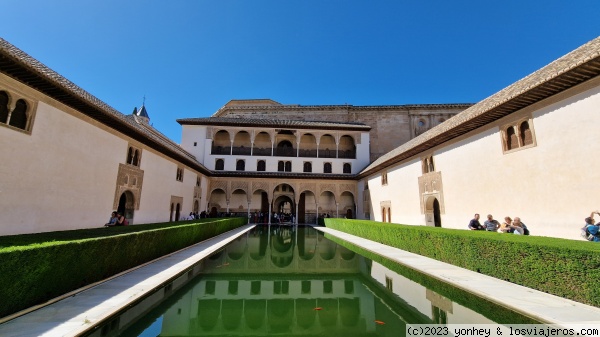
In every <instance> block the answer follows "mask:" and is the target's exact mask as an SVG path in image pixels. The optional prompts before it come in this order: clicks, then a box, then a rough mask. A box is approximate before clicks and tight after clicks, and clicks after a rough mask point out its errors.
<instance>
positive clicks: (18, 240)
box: [0, 218, 247, 317]
mask: <svg viewBox="0 0 600 337" xmlns="http://www.w3.org/2000/svg"><path fill="white" fill-rule="evenodd" d="M246 222H247V220H246V219H245V218H226V219H203V221H187V222H181V223H169V224H151V225H136V226H126V227H111V228H98V229H87V230H76V231H63V232H52V233H40V234H30V235H19V236H8V237H2V238H0V271H1V272H0V299H2V300H1V301H0V317H3V316H6V315H10V314H12V313H15V312H17V311H19V310H23V309H26V308H28V307H31V306H33V305H37V304H40V303H44V302H46V301H48V300H50V299H52V298H54V297H57V296H60V295H61V294H65V293H68V292H70V291H73V290H75V289H78V288H80V287H83V286H86V285H88V284H91V283H94V282H97V281H100V280H103V279H105V278H107V277H110V276H112V275H115V274H118V273H120V272H122V271H125V270H127V269H130V268H133V267H135V266H138V265H141V264H143V263H146V262H148V261H151V260H153V259H156V258H158V257H161V256H163V255H166V254H169V253H172V252H174V251H177V250H180V249H182V248H185V247H188V246H190V245H193V244H195V243H198V242H200V241H203V240H206V239H209V238H211V237H214V236H216V235H219V234H221V233H224V232H227V231H229V230H232V229H235V228H237V227H240V226H242V225H244V224H246Z"/></svg>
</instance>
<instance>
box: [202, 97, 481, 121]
mask: <svg viewBox="0 0 600 337" xmlns="http://www.w3.org/2000/svg"><path fill="white" fill-rule="evenodd" d="M239 101H240V102H244V101H245V100H239ZM472 105H473V103H450V104H400V105H350V104H344V105H299V104H285V105H284V104H279V105H276V104H268V105H267V104H265V105H259V104H246V105H244V104H240V103H237V104H229V103H228V104H226V105H224V106H223V107H221V108H220V109H219V110H217V112H215V113H214V114H213V115H212V117H225V116H227V114H229V113H230V112H231V113H237V112H239V111H259V112H260V111H269V112H273V111H275V112H277V111H294V110H297V111H303V110H306V111H308V110H347V111H364V110H373V111H389V110H427V109H435V110H438V109H461V110H464V109H466V108H468V107H470V106H472Z"/></svg>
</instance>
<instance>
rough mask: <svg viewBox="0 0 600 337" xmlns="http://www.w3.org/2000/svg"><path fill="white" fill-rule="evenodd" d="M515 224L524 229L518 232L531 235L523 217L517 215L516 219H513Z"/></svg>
mask: <svg viewBox="0 0 600 337" xmlns="http://www.w3.org/2000/svg"><path fill="white" fill-rule="evenodd" d="M513 226H518V227H519V228H522V229H523V231H522V232H520V233H518V234H522V235H529V229H527V226H525V224H524V223H523V221H521V218H519V217H518V216H516V217H515V219H514V220H513ZM516 231H517V230H516V229H515V232H516ZM515 234H517V233H515Z"/></svg>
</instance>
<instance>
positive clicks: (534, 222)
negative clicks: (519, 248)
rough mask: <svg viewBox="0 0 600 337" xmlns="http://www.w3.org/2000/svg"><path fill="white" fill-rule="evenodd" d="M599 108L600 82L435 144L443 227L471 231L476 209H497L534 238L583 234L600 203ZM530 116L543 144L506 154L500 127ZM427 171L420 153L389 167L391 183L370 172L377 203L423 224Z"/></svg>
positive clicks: (399, 218) (396, 218)
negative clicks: (422, 179)
mask: <svg viewBox="0 0 600 337" xmlns="http://www.w3.org/2000/svg"><path fill="white" fill-rule="evenodd" d="M599 106H600V79H595V80H593V81H590V82H587V83H584V84H582V85H580V86H578V87H575V88H572V89H570V90H567V91H565V92H563V93H561V94H559V95H556V96H554V97H552V98H550V99H547V100H545V101H542V102H539V103H536V104H535V105H532V106H530V107H528V108H526V109H523V110H522V111H518V112H516V113H514V114H512V115H510V116H507V117H505V118H503V119H501V120H498V121H497V122H495V123H493V124H491V125H487V126H485V127H482V128H479V129H477V130H475V131H473V132H471V133H469V134H466V135H464V136H461V137H459V138H457V139H455V140H453V141H451V142H448V143H446V144H444V145H442V146H439V147H437V148H434V149H433V152H432V153H433V159H434V162H435V170H436V171H438V172H441V176H442V184H443V199H444V207H445V212H443V213H442V216H441V219H442V227H448V228H460V229H466V228H467V224H468V222H469V220H470V219H471V218H472V216H473V214H474V213H480V214H481V216H482V221H481V222H482V223H483V220H484V219H485V216H486V215H487V214H488V213H490V214H492V215H493V216H494V217H495V219H497V220H498V221H502V220H503V218H504V216H511V217H513V218H514V217H515V216H519V217H521V219H522V221H523V222H524V223H525V224H527V226H528V228H529V229H530V231H531V234H532V235H542V236H553V237H562V238H569V239H579V228H581V227H582V226H583V223H584V221H583V219H584V218H585V217H586V216H589V214H590V212H591V211H592V210H596V209H598V208H600V206H599V202H598V197H596V194H597V193H598V190H599V187H600V173H599V172H600V171H599V170H598V167H599V164H600V159H598V157H599V155H598V154H599V153H600V133H599V132H597V126H598V125H600V114H599V113H598V107H599ZM528 115H530V116H531V117H532V118H533V119H532V125H531V127H532V129H533V131H534V133H535V138H536V141H537V145H536V146H534V147H531V148H524V149H520V150H517V151H514V152H510V153H503V151H502V140H501V139H502V138H501V137H502V136H501V131H500V127H501V126H503V125H506V124H507V123H510V122H512V121H516V120H518V119H520V118H523V117H526V116H528ZM421 175H422V173H421V166H420V158H413V159H410V160H407V161H405V162H404V163H402V164H400V165H396V166H394V167H392V168H389V169H388V182H389V185H388V186H387V187H385V186H381V183H380V182H381V180H380V174H377V175H373V176H371V177H369V188H370V189H371V198H372V200H373V208H374V209H379V207H378V205H379V202H380V201H382V200H390V201H391V205H392V222H396V223H407V224H416V225H423V224H424V223H425V220H424V215H423V214H421V209H420V203H419V191H418V186H417V181H418V177H419V176H421ZM377 213H378V211H374V215H375V219H376V220H379V221H381V214H377ZM379 213H381V212H379ZM596 220H597V221H598V220H600V219H596Z"/></svg>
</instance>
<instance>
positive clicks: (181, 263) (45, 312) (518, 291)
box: [0, 225, 600, 337]
mask: <svg viewBox="0 0 600 337" xmlns="http://www.w3.org/2000/svg"><path fill="white" fill-rule="evenodd" d="M252 227H254V225H247V226H243V227H240V228H238V229H236V230H233V231H230V232H227V233H225V234H222V235H219V236H217V237H214V238H212V239H209V240H206V241H203V242H200V243H198V244H196V245H194V246H191V247H189V248H186V249H184V250H181V251H179V252H176V253H173V254H171V255H168V256H166V257H164V258H161V259H159V260H157V261H155V262H152V263H150V264H148V265H146V266H143V267H140V268H137V269H135V270H132V271H130V272H127V273H125V274H124V275H122V276H119V277H117V278H114V279H111V280H108V281H106V282H103V283H101V284H99V285H97V286H94V287H92V288H90V289H87V290H85V291H83V292H80V293H78V294H76V295H74V296H71V297H68V298H66V299H63V300H61V301H58V302H56V303H53V304H51V305H48V306H45V307H43V308H41V309H38V310H36V311H33V312H31V313H29V314H26V315H23V316H20V317H18V318H15V319H13V320H11V321H8V322H6V323H4V324H1V325H0V336H3V337H8V336H10V337H13V336H14V337H16V336H19V337H20V336H52V337H55V336H76V335H78V334H81V333H82V332H84V331H86V330H87V329H89V328H90V327H92V326H94V325H95V324H96V323H98V322H101V321H102V320H105V319H107V318H109V317H111V316H112V315H113V314H114V313H115V312H117V311H119V310H121V309H123V308H126V307H128V306H129V305H131V304H132V303H134V302H136V301H138V300H140V299H141V298H143V297H144V296H145V295H146V294H148V293H151V292H152V291H153V290H154V289H156V288H157V287H159V286H161V285H162V284H164V283H165V282H167V281H169V280H171V279H173V278H174V277H175V276H177V275H179V274H181V272H183V271H185V270H188V269H189V268H191V267H193V266H194V265H195V264H197V262H198V261H200V260H201V259H203V258H205V257H207V256H209V255H211V254H212V253H214V252H215V251H217V250H218V249H219V248H221V247H223V246H224V245H226V244H227V243H229V242H231V241H233V240H234V239H236V238H237V237H238V236H239V235H242V234H244V233H245V232H247V231H248V230H250V229H251V228H252ZM315 228H316V229H318V230H320V231H322V232H324V233H328V234H331V235H334V236H336V237H339V238H341V239H343V240H346V241H348V242H351V243H353V244H356V245H358V246H360V247H363V248H364V249H367V250H369V251H371V252H374V253H376V254H379V255H383V256H386V257H387V258H389V259H391V260H394V261H397V262H398V263H400V264H403V265H405V266H408V267H411V268H414V269H416V270H419V271H421V272H423V273H425V274H427V275H429V276H431V277H434V278H436V279H439V280H441V281H444V282H446V283H449V284H452V285H454V286H456V287H458V288H461V289H464V290H466V291H468V292H471V293H474V294H476V295H478V296H481V297H483V298H486V299H488V300H490V301H492V302H494V303H498V304H500V305H503V306H506V307H508V308H510V309H513V310H515V311H517V312H521V313H524V314H526V315H527V316H530V317H533V318H535V319H537V320H539V321H542V322H546V323H554V324H560V325H571V324H600V308H596V307H592V306H588V305H585V304H581V303H578V302H574V301H571V300H567V299H564V298H561V297H557V296H554V295H549V294H546V293H543V292H540V291H537V290H533V289H530V288H526V287H523V286H519V285H516V284H514V283H510V282H506V281H502V280H499V279H496V278H493V277H490V276H486V275H482V274H479V273H476V272H473V271H470V270H467V269H463V268H460V267H456V266H453V265H450V264H447V263H444V262H440V261H436V260H433V259H430V258H427V257H423V256H420V255H417V254H413V253H409V252H406V251H403V250H400V249H397V248H393V247H389V246H385V245H382V244H380V243H377V242H374V241H370V240H366V239H363V238H360V237H357V236H353V235H350V234H346V233H344V232H340V231H336V230H334V229H330V228H326V227H315ZM585 318H589V319H592V320H584V319H585Z"/></svg>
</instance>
